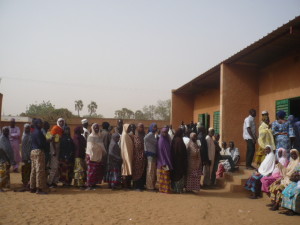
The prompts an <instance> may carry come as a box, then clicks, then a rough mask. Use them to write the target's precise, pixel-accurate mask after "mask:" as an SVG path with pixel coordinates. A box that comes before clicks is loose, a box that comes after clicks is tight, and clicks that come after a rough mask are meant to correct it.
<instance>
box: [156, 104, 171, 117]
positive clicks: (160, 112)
mask: <svg viewBox="0 0 300 225" xmlns="http://www.w3.org/2000/svg"><path fill="white" fill-rule="evenodd" d="M170 111H171V100H170V99H168V100H165V101H162V100H159V101H157V106H156V108H155V117H156V118H157V119H159V120H167V121H169V120H170Z"/></svg>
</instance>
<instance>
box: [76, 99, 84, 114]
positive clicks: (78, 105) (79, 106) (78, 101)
mask: <svg viewBox="0 0 300 225" xmlns="http://www.w3.org/2000/svg"><path fill="white" fill-rule="evenodd" d="M82 108H83V102H82V100H75V110H76V111H77V112H78V116H80V115H79V111H81V110H82Z"/></svg>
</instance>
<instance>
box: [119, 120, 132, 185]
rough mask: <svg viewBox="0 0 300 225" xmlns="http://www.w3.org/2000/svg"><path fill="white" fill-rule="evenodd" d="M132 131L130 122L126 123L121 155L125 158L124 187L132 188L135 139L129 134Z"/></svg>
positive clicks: (123, 165)
mask: <svg viewBox="0 0 300 225" xmlns="http://www.w3.org/2000/svg"><path fill="white" fill-rule="evenodd" d="M130 132H131V127H130V126H129V124H124V125H123V132H122V135H121V156H122V160H123V164H122V176H123V187H124V188H131V179H132V158H133V139H132V138H131V136H130V135H129V133H130Z"/></svg>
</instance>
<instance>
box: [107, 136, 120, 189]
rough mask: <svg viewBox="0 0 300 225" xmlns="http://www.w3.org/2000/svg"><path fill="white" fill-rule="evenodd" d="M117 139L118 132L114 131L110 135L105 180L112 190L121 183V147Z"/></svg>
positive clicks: (118, 138)
mask: <svg viewBox="0 0 300 225" xmlns="http://www.w3.org/2000/svg"><path fill="white" fill-rule="evenodd" d="M119 141H120V135H119V134H118V133H114V134H113V135H112V138H111V141H110V144H109V150H108V165H107V168H108V176H107V179H108V180H107V182H108V185H109V187H110V188H111V189H112V190H113V189H116V188H117V187H118V186H119V185H120V184H121V166H122V157H121V149H120V146H119V144H118V143H119Z"/></svg>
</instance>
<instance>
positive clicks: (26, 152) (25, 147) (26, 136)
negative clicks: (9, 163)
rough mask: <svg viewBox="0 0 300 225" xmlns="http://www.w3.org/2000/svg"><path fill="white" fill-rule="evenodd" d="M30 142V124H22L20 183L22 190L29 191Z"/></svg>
mask: <svg viewBox="0 0 300 225" xmlns="http://www.w3.org/2000/svg"><path fill="white" fill-rule="evenodd" d="M31 145H32V141H31V135H30V124H28V123H25V124H24V132H23V136H22V162H23V165H22V167H21V172H22V183H23V188H24V190H29V189H30V188H29V181H30V173H31V160H30V154H31V150H32V146H31Z"/></svg>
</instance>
